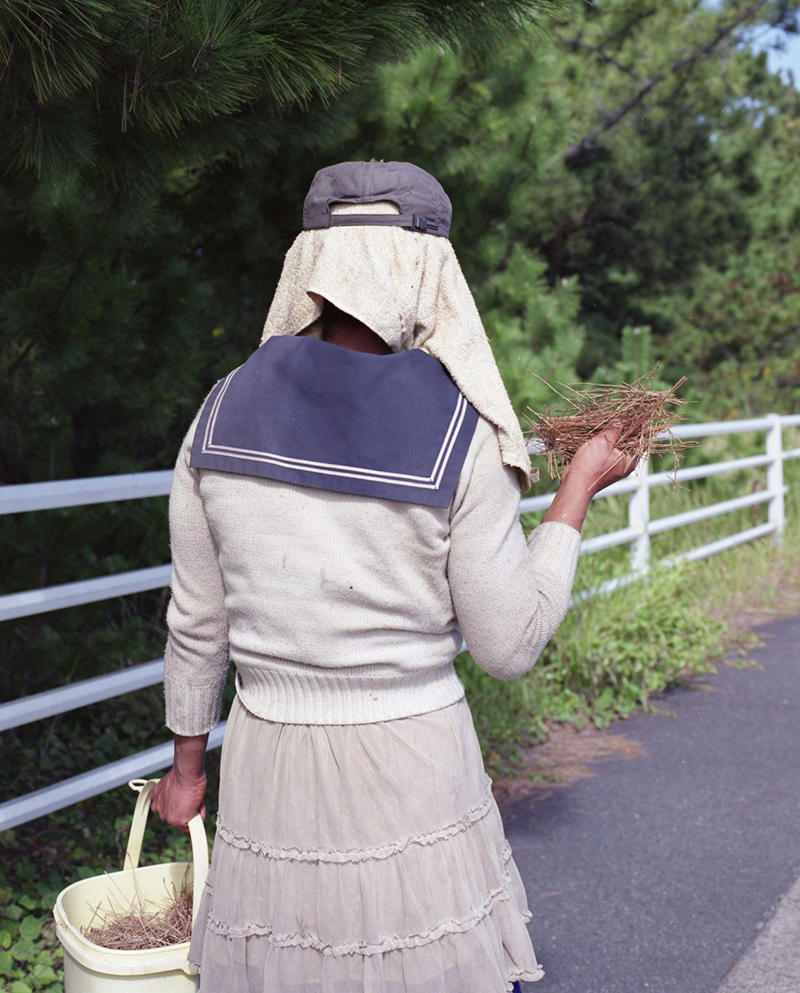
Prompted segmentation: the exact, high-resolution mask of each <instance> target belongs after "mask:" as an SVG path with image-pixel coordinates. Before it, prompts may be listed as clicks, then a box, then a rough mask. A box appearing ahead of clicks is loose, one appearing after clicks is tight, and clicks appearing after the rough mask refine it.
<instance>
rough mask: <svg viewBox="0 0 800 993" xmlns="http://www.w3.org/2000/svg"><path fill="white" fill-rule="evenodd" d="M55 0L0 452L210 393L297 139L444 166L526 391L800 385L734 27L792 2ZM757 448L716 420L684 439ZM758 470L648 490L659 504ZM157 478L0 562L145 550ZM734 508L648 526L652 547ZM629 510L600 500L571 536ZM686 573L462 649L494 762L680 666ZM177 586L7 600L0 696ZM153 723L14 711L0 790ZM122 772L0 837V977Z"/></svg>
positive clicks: (11, 569) (100, 659) (241, 315)
mask: <svg viewBox="0 0 800 993" xmlns="http://www.w3.org/2000/svg"><path fill="white" fill-rule="evenodd" d="M54 9H55V8H54V5H52V4H46V3H43V2H39V0H31V2H30V3H26V4H24V5H23V4H20V3H17V2H14V0H0V79H1V80H2V83H3V86H2V87H0V123H1V124H2V129H3V136H4V141H3V143H2V147H0V166H1V167H0V231H1V232H2V238H0V326H1V327H2V338H1V339H0V376H2V381H3V405H2V418H3V420H2V425H3V428H4V430H3V431H2V433H0V484H5V485H8V484H14V483H26V482H35V481H40V480H49V479H68V478H74V477H83V476H95V475H101V474H106V473H110V474H113V473H121V472H133V471H143V470H154V469H164V468H168V467H169V466H170V465H171V463H172V460H173V458H174V455H175V453H176V451H177V449H178V446H179V443H180V440H181V437H182V435H183V432H184V431H185V430H186V427H187V426H188V424H189V422H190V420H191V418H192V415H193V413H194V411H195V410H196V408H197V406H198V404H199V403H200V401H201V400H202V398H203V396H204V395H205V393H206V392H207V391H208V389H209V388H210V387H211V386H212V385H213V383H214V382H215V381H216V379H217V378H219V376H221V375H222V374H224V373H226V372H227V371H229V370H230V369H231V368H233V367H234V366H235V365H237V364H238V363H239V362H241V361H242V360H243V359H244V358H245V357H246V356H247V355H248V354H249V353H250V351H252V349H253V348H254V347H255V346H256V344H257V342H258V338H259V332H260V329H261V326H262V323H263V319H264V316H265V314H266V310H267V307H268V304H269V300H270V296H271V292H272V289H273V287H274V285H275V282H276V280H277V276H278V273H279V270H280V265H281V263H282V259H283V255H284V253H285V251H286V249H287V248H288V246H289V245H290V244H291V241H292V239H293V238H294V236H295V234H296V232H297V230H298V228H299V219H300V207H301V203H302V198H303V196H304V194H305V191H306V189H307V187H308V183H309V181H310V179H311V177H312V176H313V173H314V171H315V170H316V169H317V168H319V167H320V166H322V165H325V164H328V163H330V162H333V161H338V160H342V159H359V158H369V157H372V156H374V157H376V158H386V159H409V160H411V161H414V162H416V163H418V164H419V165H421V166H423V167H424V168H427V169H429V170H430V171H431V172H433V173H434V174H435V175H436V176H437V177H438V178H439V179H440V180H441V182H442V183H443V185H444V186H445V188H446V189H447V191H448V193H449V194H450V197H451V199H452V201H453V203H454V223H453V231H452V240H453V242H454V244H455V247H456V250H457V252H458V255H459V258H460V260H461V262H462V266H463V268H464V271H465V274H466V276H467V279H468V280H469V282H470V285H471V286H472V288H473V291H474V293H475V296H476V299H477V301H478V304H479V307H480V310H481V312H482V314H483V316H484V320H485V323H486V326H487V329H488V330H489V332H490V334H491V337H492V342H493V346H494V349H495V353H496V355H497V358H498V362H499V364H500V366H501V369H502V372H503V375H504V378H505V380H506V383H507V385H508V388H509V392H510V393H511V396H512V399H513V401H514V403H515V406H516V408H517V410H518V412H519V414H520V416H521V417H522V418H523V420H524V417H525V413H526V408H527V407H528V406H532V407H535V408H540V407H541V405H542V404H544V403H548V402H550V399H551V395H550V394H549V391H548V390H547V388H546V387H545V386H543V384H542V383H541V381H540V380H539V379H537V378H536V376H534V375H533V373H536V374H537V375H539V376H542V377H544V378H546V379H548V380H552V381H554V380H561V381H568V380H574V379H576V378H581V379H589V378H593V379H595V380H597V381H613V380H619V379H623V378H624V379H631V378H633V377H635V376H637V375H639V374H641V373H643V372H645V371H646V370H647V369H649V368H650V367H651V365H652V364H653V363H654V362H655V361H656V360H659V361H660V362H661V363H662V365H661V368H660V370H659V373H658V375H659V381H660V382H661V383H663V384H667V383H670V382H673V381H674V380H675V379H677V378H678V377H679V376H680V375H683V374H684V373H686V374H688V375H689V382H688V384H687V387H686V390H685V395H687V396H688V397H690V398H691V399H692V400H693V401H694V402H693V406H692V407H691V408H690V416H691V417H692V418H693V419H703V418H717V417H720V418H722V417H740V416H751V415H757V414H761V413H764V412H766V411H767V410H778V411H781V412H789V411H791V410H793V409H796V408H797V403H798V400H799V399H800V340H799V339H800V262H799V261H798V260H800V180H798V177H797V170H796V161H797V156H798V154H799V153H800V144H799V143H800V97H798V93H797V91H796V90H795V89H793V88H792V87H790V86H788V85H786V84H784V83H782V82H781V80H780V79H779V78H777V77H775V76H773V75H770V74H769V73H768V72H767V71H766V64H765V58H764V56H763V55H761V56H757V55H754V54H753V53H752V52H751V51H750V49H749V48H748V47H747V46H746V45H745V44H743V41H744V38H745V34H744V32H745V31H746V28H747V25H748V24H752V23H753V22H754V21H756V20H759V21H762V22H765V21H772V22H774V23H776V24H779V25H782V26H783V27H785V28H790V27H791V26H792V18H793V16H794V11H793V8H792V6H791V5H786V4H781V3H767V2H760V3H759V2H756V3H753V4H750V5H747V4H745V3H742V2H740V0H733V2H730V0H729V2H725V3H722V4H715V5H714V7H713V9H712V8H711V7H709V6H706V5H703V4H701V3H697V2H695V0H674V2H672V3H670V4H660V5H653V4H646V3H644V2H639V0H636V2H634V3H630V2H628V0H603V2H601V3H593V4H592V3H573V2H570V0H564V2H563V3H551V2H550V0H546V2H544V0H543V2H539V3H535V2H533V0H502V2H494V3H492V4H485V3H483V2H480V0H465V2H463V3H459V4H457V5H453V4H443V3H439V2H438V0H424V2H420V0H402V2H389V0H347V2H345V3H342V2H336V3H333V2H331V0H312V2H307V3H303V4H283V3H278V2H265V0H247V2H234V0H191V2H174V0H158V2H151V0H120V2H114V3H112V2H110V0H70V2H69V3H65V4H61V5H58V13H57V15H56V14H54ZM558 10H560V13H559V14H558V16H555V17H553V16H551V17H547V18H545V17H544V16H543V15H544V14H545V13H547V12H553V11H558ZM535 11H538V12H539V16H538V17H535V18H534V17H533V13H534V12H535ZM312 28H313V30H312ZM792 443H795V444H796V442H792ZM755 445H756V442H755V440H754V439H753V438H752V437H751V438H747V437H745V438H737V437H730V438H722V439H716V440H714V441H713V442H711V443H709V444H708V445H705V446H703V449H702V450H698V451H696V452H693V453H690V455H689V459H694V460H696V461H704V460H706V459H707V458H709V457H712V456H713V457H726V456H731V457H732V456H735V455H741V454H750V453H751V452H752V451H754V450H756V449H755ZM762 476H763V470H752V471H748V472H746V473H742V474H739V475H737V476H736V477H735V478H729V479H721V478H718V479H709V480H706V481H704V482H702V483H698V484H693V486H692V490H691V492H689V493H677V494H670V493H667V492H665V491H663V492H660V493H659V494H658V495H657V496H654V500H656V501H659V507H660V510H659V513H664V514H666V513H675V512H677V511H678V510H683V509H687V507H689V506H694V505H697V504H699V503H702V502H709V501H711V500H714V499H724V498H725V497H728V496H734V495H739V494H740V493H742V492H746V491H747V489H749V488H751V487H755V486H759V485H761V482H760V480H761V477H762ZM665 501H666V502H665ZM165 509H166V501H165V500H164V499H153V500H145V501H130V502H127V503H118V504H111V505H100V506H95V507H86V508H71V509H65V510H54V511H47V512H41V513H36V514H29V515H14V516H13V517H11V518H5V519H0V547H1V548H2V554H3V559H4V562H5V587H6V590H7V591H9V592H10V591H15V590H23V589H29V588H35V587H38V586H48V585H52V584H56V583H62V582H69V581H72V580H77V579H83V578H90V577H93V576H98V575H102V574H108V573H114V572H119V571H123V570H126V569H135V568H140V567H145V566H151V565H157V564H160V563H162V562H166V561H167V560H168V556H169V549H168V541H167V532H166V519H165ZM794 513H796V509H795V511H794ZM756 514H757V515H761V516H758V518H757V519H756V518H755V517H753V516H752V514H751V512H750V511H742V512H740V513H739V514H738V516H735V517H730V518H721V519H715V520H714V521H709V522H706V523H705V524H704V525H700V526H693V528H692V529H686V532H687V533H685V534H684V533H680V534H676V533H674V532H671V533H669V535H664V536H660V537H658V538H657V539H655V540H654V555H655V557H656V558H658V557H660V556H661V555H666V554H673V553H675V552H677V551H681V550H683V548H684V547H687V546H686V543H687V542H690V543H695V544H696V543H698V542H699V541H701V540H703V541H705V540H712V539H713V538H716V537H719V536H720V535H722V534H725V533H727V532H729V531H731V530H734V529H735V528H737V527H740V526H747V524H748V523H757V521H758V520H761V519H762V517H763V508H762V509H760V510H758V511H756ZM526 523H527V526H530V525H531V524H532V523H534V522H533V521H528V522H526ZM624 524H625V519H624V507H623V506H622V505H621V504H619V503H616V502H615V501H614V500H608V501H604V502H603V503H602V505H599V506H597V505H596V506H595V507H594V508H593V509H592V511H591V512H590V516H589V520H588V522H587V531H586V533H587V534H591V533H598V532H601V531H605V530H610V529H612V528H614V527H622V526H624ZM737 554H738V553H737ZM623 556H624V552H623V550H621V549H620V550H617V551H615V552H611V553H604V554H603V556H587V557H585V558H584V559H583V560H582V561H581V567H580V572H579V582H578V585H579V587H581V588H583V587H586V586H589V585H592V584H593V583H595V582H597V581H599V579H601V578H605V577H606V575H607V574H608V573H609V571H612V572H613V571H618V570H620V569H622V568H624V561H623ZM703 575H704V573H703V572H702V568H699V569H698V570H696V571H691V570H690V571H687V572H683V571H681V572H672V573H665V574H664V575H663V576H661V575H659V576H657V577H656V578H655V579H654V581H653V582H652V583H650V584H648V585H643V586H641V587H638V588H635V589H630V590H628V591H626V592H624V593H620V594H619V595H618V596H617V597H615V598H613V599H612V600H610V601H607V602H605V605H604V607H603V609H599V608H598V607H597V606H593V605H587V606H586V607H585V608H582V609H581V610H580V611H577V612H575V613H573V614H571V615H570V617H569V618H568V620H567V621H566V622H565V624H564V626H563V627H562V629H561V630H560V632H559V633H558V635H557V637H556V638H555V639H554V641H553V642H552V643H551V644H550V645H549V646H548V648H547V650H546V653H545V655H544V656H543V658H542V659H541V664H540V665H538V666H537V667H536V669H535V670H534V672H533V673H531V674H530V676H529V677H526V678H525V679H523V680H519V681H516V682H514V683H500V682H498V681H497V680H491V679H490V678H489V677H486V676H485V675H484V674H483V673H481V672H480V671H479V670H478V669H476V667H475V666H474V665H473V664H471V663H470V662H469V660H468V659H462V660H461V661H460V662H459V669H460V672H461V674H462V678H464V680H465V682H466V684H467V687H468V691H469V695H470V701H471V704H472V706H473V711H474V714H475V720H476V725H477V726H478V729H479V732H480V734H481V737H482V741H483V744H484V747H485V754H486V756H487V759H488V760H489V763H490V767H491V768H492V769H493V770H495V771H496V770H498V769H502V768H504V767H506V766H507V764H508V762H509V760H510V759H513V755H514V752H515V749H517V748H518V747H519V745H520V743H522V742H523V741H525V740H526V739H527V738H528V737H529V736H530V735H532V734H533V735H538V734H542V733H543V730H544V727H545V721H546V719H575V718H577V716H578V715H579V714H581V713H583V714H588V715H589V716H591V717H592V718H593V719H595V720H597V721H598V722H603V721H606V720H608V719H609V718H610V717H611V716H613V715H624V714H625V713H627V712H629V711H630V709H631V708H632V707H639V706H642V705H647V702H648V694H649V693H650V692H652V691H653V690H658V689H661V688H663V687H664V686H667V685H670V684H671V683H672V682H674V681H675V680H676V679H680V678H681V674H682V673H685V672H686V671H691V670H696V671H700V670H702V668H703V666H704V665H705V664H707V660H708V659H709V658H713V656H714V655H715V648H716V647H718V646H719V644H720V638H721V628H720V624H719V623H718V622H716V621H714V620H711V619H709V617H710V615H709V613H708V611H707V610H706V609H705V607H704V604H705V603H706V601H705V600H703V599H702V597H701V596H700V593H701V592H707V590H704V587H703V584H704V582H705V583H706V585H707V579H706V580H703V578H702V577H703ZM690 594H694V599H692V596H690ZM166 597H167V593H166V591H159V592H155V593H149V594H139V595H137V596H131V597H127V598H124V599H121V600H115V601H108V602H105V603H100V604H94V605H88V606H85V607H81V608H76V609H73V610H69V611H62V612H57V613H52V614H44V615H40V616H38V617H34V618H30V619H25V620H22V621H19V622H10V623H7V624H5V625H3V628H2V640H3V659H4V662H5V665H4V667H3V670H2V674H0V695H1V696H2V698H3V699H13V698H16V697H19V696H24V695H27V694H30V693H35V692H38V691H41V690H45V689H49V688H51V687H53V686H57V685H60V684H63V683H67V682H70V681H74V680H78V679H83V678H87V677H89V676H93V675H97V674H100V673H104V672H108V671H112V670H114V669H117V668H120V667H124V666H127V665H132V664H136V663H138V662H142V661H145V660H147V659H150V658H154V657H157V656H158V655H160V653H161V650H162V647H163V641H164V636H165V629H164V612H165V607H166ZM654 631H657V632H660V634H659V635H658V637H657V638H656V637H652V634H653V632H654ZM165 734H166V733H165V730H164V728H163V704H162V701H161V695H160V690H158V689H153V690H145V691H140V692H139V693H136V694H133V695H131V696H130V697H126V698H122V699H120V700H115V701H109V702H107V703H105V704H101V705H96V706H93V707H89V708H84V709H83V710H80V711H76V712H74V713H72V714H67V715H63V716H61V717H57V718H54V719H52V720H49V721H46V722H41V723H39V724H36V725H31V726H29V727H24V728H20V729H18V730H17V731H15V732H11V733H7V734H6V735H4V739H3V749H4V758H5V760H6V762H5V765H6V781H5V787H4V790H5V792H6V795H7V796H15V795H18V794H20V793H22V792H25V791H27V790H29V789H34V788H37V787H40V786H44V785H46V784H47V783H49V782H52V781H54V780H57V779H60V778H63V777H65V776H68V775H72V774H77V773H79V772H81V771H84V770H85V769H88V768H91V767H93V766H95V765H98V764H101V763H103V762H108V761H112V760H113V759H116V758H119V757H121V756H123V755H125V754H128V753H129V752H131V751H133V750H136V749H139V748H145V747H147V746H149V745H152V744H155V743H157V742H159V741H161V740H163V739H164V737H165ZM216 763H217V758H216V756H214V757H212V758H211V760H210V765H211V770H212V773H214V772H215V769H216ZM124 793H125V791H122V790H120V791H114V792H113V793H111V794H108V795H106V796H104V797H99V798H97V799H96V800H93V801H88V802H86V803H83V804H80V805H78V806H77V807H75V808H71V809H69V810H68V811H65V812H62V813H60V814H57V815H55V816H54V817H53V818H51V819H48V821H47V822H44V821H39V822H35V823H33V824H31V825H29V826H26V827H24V828H21V829H20V830H19V831H17V832H10V833H8V834H7V835H6V836H5V837H4V838H3V849H4V856H7V859H5V858H4V861H7V864H8V866H9V868H8V870H7V872H8V875H7V877H5V878H3V877H0V903H2V904H3V905H4V906H5V910H4V911H3V912H2V913H1V914H0V977H3V976H5V977H7V982H6V986H5V988H6V989H10V990H14V991H15V993H25V991H26V990H28V989H38V988H42V989H48V990H50V991H51V993H56V991H57V989H58V982H59V980H58V976H57V974H56V972H57V962H55V961H50V960H49V959H48V956H49V955H50V954H51V952H50V951H49V949H50V948H51V947H52V934H50V933H49V932H47V931H45V932H44V933H40V931H39V928H40V927H41V926H42V925H40V924H38V923H36V922H37V921H39V920H40V919H42V912H43V908H46V907H47V906H49V904H50V903H51V902H52V898H53V895H54V893H55V891H56V890H57V889H58V888H59V887H60V886H61V885H63V883H64V882H65V881H69V880H70V879H71V878H74V873H75V871H76V870H77V868H78V867H79V866H82V869H81V870H80V871H81V872H83V873H91V872H95V871H100V870H101V869H102V868H105V867H107V866H108V865H109V863H113V862H115V861H116V859H117V857H118V853H117V846H118V844H119V837H120V832H121V831H122V830H123V828H124V823H125V817H126V812H127V811H128V809H129V806H130V804H129V800H128V798H127V796H125V795H124ZM212 793H213V789H212ZM155 839H156V840H155V841H154V842H153V844H152V848H153V850H154V851H163V850H165V848H167V847H168V846H169V845H170V844H177V845H178V846H179V847H180V844H181V843H182V842H181V840H180V839H178V841H177V842H175V839H174V835H173V834H170V832H168V831H166V830H164V829H162V828H158V829H157V830H156V832H155ZM45 865H47V866H54V867H55V868H54V873H53V874H51V875H49V876H48V874H47V871H42V869H41V868H40V867H41V866H45ZM37 867H39V868H37ZM48 871H49V870H48ZM15 893H23V894H24V898H23V897H20V896H15ZM26 922H27V923H26ZM45 927H46V926H45ZM34 932H35V933H34ZM28 962H37V963H38V966H39V967H40V972H39V973H38V974H37V976H38V978H36V979H34V978H26V977H28V975H29V972H30V969H29V966H28V965H27V964H26V963H28ZM20 963H22V964H20ZM48 969H54V970H55V971H54V972H53V973H50V972H48V971H47V970H48ZM14 970H16V971H14ZM14 983H16V984H17V985H16V986H15V985H14ZM0 985H2V984H1V983H0Z"/></svg>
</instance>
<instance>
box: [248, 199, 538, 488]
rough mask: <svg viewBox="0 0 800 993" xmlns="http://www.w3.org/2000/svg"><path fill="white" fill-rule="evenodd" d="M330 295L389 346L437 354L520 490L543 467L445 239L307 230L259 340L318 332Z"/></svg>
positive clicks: (289, 258)
mask: <svg viewBox="0 0 800 993" xmlns="http://www.w3.org/2000/svg"><path fill="white" fill-rule="evenodd" d="M333 211H334V212H335V213H340V212H341V213H354V214H359V213H361V214H363V213H374V214H378V213H381V214H390V213H397V212H398V210H397V207H396V206H395V205H394V204H392V203H388V202H379V203H371V204H338V205H334V207H333ZM325 300H329V301H330V302H331V303H332V304H334V305H335V306H336V307H338V308H339V309H340V310H343V311H345V313H348V314H352V316H353V317H356V318H357V319H358V320H360V321H362V322H363V323H364V324H366V325H367V327H369V328H371V329H372V330H373V331H374V332H375V333H376V334H377V335H379V336H380V337H381V338H382V339H383V340H384V341H385V342H386V343H387V345H389V347H390V348H391V349H392V351H395V352H397V351H405V350H406V349H409V348H422V349H424V350H425V351H426V352H428V353H429V354H431V355H433V356H434V357H435V358H437V359H438V360H439V361H440V362H441V363H442V365H443V366H444V367H445V368H446V369H447V371H448V372H449V373H450V375H451V376H452V378H453V381H454V382H455V384H456V385H457V386H458V388H459V389H460V390H461V392H462V393H463V394H464V396H465V397H466V398H467V400H469V402H470V403H471V404H472V405H473V406H474V407H475V408H476V410H477V411H478V413H479V414H481V415H482V416H483V417H485V418H486V420H488V421H490V422H491V423H492V424H494V425H495V427H496V428H497V430H498V436H499V440H500V451H501V455H502V458H503V462H504V463H505V465H507V466H511V467H513V468H514V469H516V470H517V476H518V480H519V484H520V489H521V491H522V492H523V493H524V492H525V491H526V490H528V489H529V488H530V485H531V482H534V481H535V480H536V479H537V478H538V474H536V473H535V471H533V470H531V463H530V458H529V456H528V451H527V447H526V445H525V439H524V437H523V435H522V430H521V428H520V425H519V421H518V420H517V416H516V414H515V413H514V409H513V407H512V406H511V401H510V400H509V398H508V393H507V392H506V388H505V386H504V385H503V380H502V378H501V376H500V370H499V369H498V368H497V363H496V362H495V358H494V355H493V354H492V349H491V345H490V344H489V339H488V337H487V335H486V332H485V330H484V328H483V323H482V321H481V318H480V314H479V313H478V308H477V307H476V305H475V300H474V299H473V296H472V293H471V292H470V288H469V286H468V284H467V281H466V279H465V278H464V274H463V273H462V271H461V266H460V265H459V263H458V259H457V258H456V253H455V251H454V250H453V246H452V244H451V242H450V241H449V239H447V238H442V237H439V236H438V235H430V234H421V233H419V232H416V231H411V230H407V229H406V228H401V227H391V226H384V227H380V226H375V225H372V226H370V225H363V226H361V225H358V226H353V227H349V226H348V227H344V226H343V227H332V228H325V229H317V230H312V231H302V232H301V233H300V234H299V235H298V236H297V238H295V241H294V243H293V244H292V247H291V248H290V249H289V251H288V252H287V253H286V259H285V262H284V266H283V271H282V272H281V277H280V280H279V281H278V286H277V288H276V290H275V296H274V297H273V300H272V304H271V306H270V309H269V313H268V314H267V319H266V323H265V324H264V332H263V334H262V337H261V344H263V343H264V342H265V341H266V340H267V339H268V338H270V337H272V336H273V335H278V334H283V335H292V334H299V333H300V332H305V333H307V334H315V335H317V336H319V335H320V334H321V322H320V323H317V322H319V318H320V316H321V314H322V310H323V307H324V304H325Z"/></svg>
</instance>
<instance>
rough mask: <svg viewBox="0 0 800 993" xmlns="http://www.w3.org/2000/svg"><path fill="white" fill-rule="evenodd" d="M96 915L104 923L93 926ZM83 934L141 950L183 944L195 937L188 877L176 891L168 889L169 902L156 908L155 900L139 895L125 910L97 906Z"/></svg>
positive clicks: (105, 945)
mask: <svg viewBox="0 0 800 993" xmlns="http://www.w3.org/2000/svg"><path fill="white" fill-rule="evenodd" d="M96 917H99V918H100V921H101V923H100V924H99V925H96V926H95V927H92V926H91V925H92V923H93V921H94V920H95V918H96ZM83 933H84V934H85V935H86V937H87V938H88V939H89V941H93V942H94V943H95V944H96V945H102V946H103V948H117V949H124V950H125V951H138V950H142V949H146V948H163V947H164V946H165V945H180V944H182V943H183V942H184V941H188V940H189V939H190V938H191V936H192V891H191V888H190V887H188V886H187V884H186V880H184V881H183V883H182V884H181V888H180V889H177V888H176V887H175V885H174V884H173V885H172V892H171V893H170V892H169V891H167V901H166V904H165V905H164V906H163V907H161V908H157V909H154V908H153V904H152V902H150V901H148V903H147V904H145V903H143V902H142V900H141V898H139V897H138V896H137V898H135V899H131V900H130V902H129V906H128V907H126V908H124V909H116V910H115V909H110V910H101V909H100V908H99V907H95V908H94V915H93V917H92V920H91V921H89V925H87V927H85V928H83Z"/></svg>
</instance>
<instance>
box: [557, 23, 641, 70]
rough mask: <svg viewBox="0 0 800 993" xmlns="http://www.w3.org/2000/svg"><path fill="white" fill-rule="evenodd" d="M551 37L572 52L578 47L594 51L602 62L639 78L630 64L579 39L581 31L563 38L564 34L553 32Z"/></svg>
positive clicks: (598, 46)
mask: <svg viewBox="0 0 800 993" xmlns="http://www.w3.org/2000/svg"><path fill="white" fill-rule="evenodd" d="M553 37H554V38H555V39H556V40H557V41H559V42H560V43H561V44H562V45H564V47H565V48H571V49H572V51H573V52H577V51H578V49H580V48H583V49H586V51H589V52H594V53H595V54H596V55H597V56H598V57H599V58H600V60H601V61H602V62H606V63H608V64H609V65H612V66H614V67H615V68H616V69H619V71H620V72H624V73H626V74H627V75H628V76H632V77H633V78H634V79H639V73H638V72H636V70H635V69H633V68H632V67H631V66H626V65H623V64H622V63H621V62H618V61H617V59H615V58H614V56H613V55H609V54H608V52H605V51H603V49H602V47H601V46H600V45H590V44H589V43H588V42H586V41H583V40H582V39H581V32H580V31H579V32H578V34H576V35H575V37H574V38H565V37H564V35H560V34H554V35H553Z"/></svg>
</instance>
